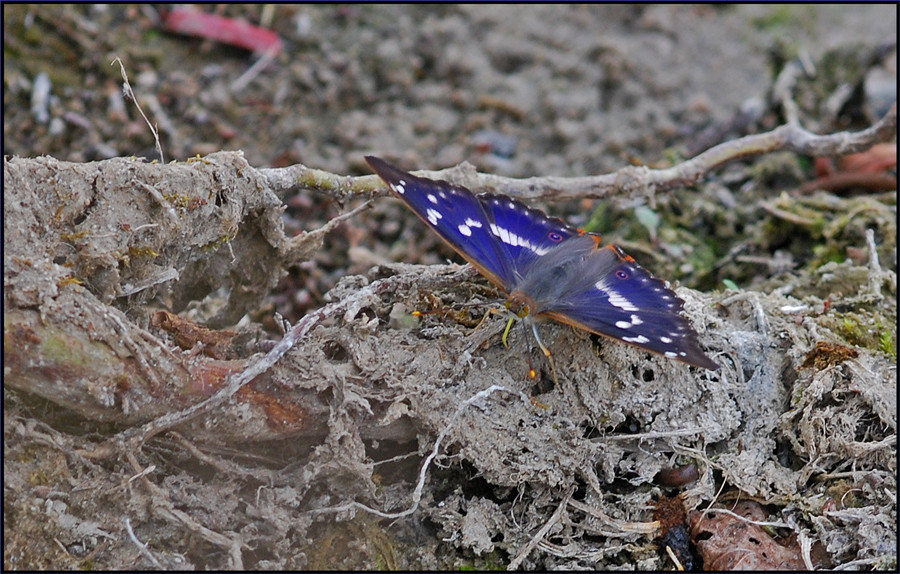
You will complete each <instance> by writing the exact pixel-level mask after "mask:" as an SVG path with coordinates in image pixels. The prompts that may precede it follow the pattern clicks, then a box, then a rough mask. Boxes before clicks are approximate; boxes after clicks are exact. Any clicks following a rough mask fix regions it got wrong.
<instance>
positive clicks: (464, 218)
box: [366, 156, 519, 293]
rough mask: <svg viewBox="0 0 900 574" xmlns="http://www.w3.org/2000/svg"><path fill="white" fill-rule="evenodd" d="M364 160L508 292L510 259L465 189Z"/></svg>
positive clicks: (368, 158)
mask: <svg viewBox="0 0 900 574" xmlns="http://www.w3.org/2000/svg"><path fill="white" fill-rule="evenodd" d="M366 162H368V164H369V165H370V166H371V167H372V169H373V170H375V173H377V174H378V175H379V176H380V177H381V179H383V180H384V181H385V183H387V184H388V187H389V188H390V189H391V191H392V192H393V193H394V195H395V196H397V197H398V198H399V199H400V200H401V201H403V203H405V204H406V205H407V207H409V208H410V209H411V210H412V211H413V212H414V213H415V214H416V215H418V216H419V218H421V219H422V221H424V222H425V223H426V224H427V225H428V227H430V228H431V229H432V230H434V232H435V233H437V234H438V236H439V237H440V238H441V239H443V240H444V241H445V242H446V243H447V244H448V245H449V246H450V247H452V248H453V249H454V251H456V252H457V253H459V254H460V255H461V256H462V257H463V258H464V259H465V260H466V261H468V262H469V263H471V264H472V265H473V266H474V267H475V268H476V269H478V271H479V272H480V273H481V274H482V275H484V276H485V277H487V278H488V280H490V281H491V283H493V284H494V285H497V286H498V287H500V288H502V289H504V290H505V291H506V292H507V293H508V292H509V291H511V290H512V289H513V287H514V286H515V285H516V283H518V281H519V278H518V276H517V275H516V273H515V269H514V265H513V261H512V259H511V258H510V254H509V252H508V251H507V250H506V249H504V248H503V247H502V246H501V244H500V242H499V241H497V236H496V235H495V234H494V233H493V232H492V231H491V224H492V220H491V219H490V218H489V217H488V214H487V213H485V210H484V207H483V206H482V203H481V201H480V200H479V199H478V198H477V197H475V195H474V194H473V193H472V192H471V191H469V190H468V189H466V188H464V187H462V186H458V185H453V184H450V183H448V182H446V181H435V180H431V179H426V178H424V177H416V176H414V175H412V174H410V173H407V172H405V171H403V170H401V169H398V168H396V167H394V166H392V165H391V164H389V163H387V162H386V161H384V160H382V159H379V158H377V157H372V156H366Z"/></svg>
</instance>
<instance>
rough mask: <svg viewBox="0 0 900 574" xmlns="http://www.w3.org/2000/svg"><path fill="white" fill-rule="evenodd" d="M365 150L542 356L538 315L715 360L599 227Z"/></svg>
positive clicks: (662, 286)
mask: <svg viewBox="0 0 900 574" xmlns="http://www.w3.org/2000/svg"><path fill="white" fill-rule="evenodd" d="M365 159H366V162H368V164H369V166H371V168H372V169H373V170H374V171H375V173H377V174H378V176H379V177H381V179H383V180H384V181H385V183H387V185H388V187H389V188H390V190H391V191H392V192H393V194H394V195H395V196H396V197H398V198H399V199H400V200H401V201H403V203H405V204H406V206H407V207H409V208H410V209H411V210H412V211H413V213H415V214H416V215H418V216H419V218H421V219H422V221H424V222H425V223H426V224H427V225H428V226H429V227H430V228H431V229H432V230H433V231H434V232H435V233H437V234H438V236H439V237H440V238H441V239H443V240H444V241H445V242H446V243H447V244H448V245H449V246H450V247H452V248H453V249H454V251H456V252H457V253H459V254H460V255H461V256H462V257H463V259H465V260H466V261H468V262H469V263H471V264H472V265H473V266H474V267H475V269H477V270H478V271H479V272H480V273H481V274H482V275H484V276H485V277H486V278H487V279H488V281H490V282H491V283H493V284H494V285H496V286H497V287H499V288H500V289H502V290H503V291H504V292H505V293H506V294H507V297H508V299H507V302H506V306H507V308H508V309H509V310H510V311H512V312H513V313H515V315H517V316H518V317H519V318H522V319H523V320H525V321H526V322H527V323H529V324H530V325H531V327H532V329H533V331H534V334H535V337H536V338H537V341H538V345H539V346H540V347H541V349H542V350H543V351H544V353H545V354H546V355H547V356H548V357H549V356H550V352H549V350H548V349H547V348H546V347H545V346H544V344H543V343H541V340H540V337H539V336H538V332H537V320H540V319H553V320H555V321H558V322H560V323H565V324H567V325H571V326H573V327H576V328H579V329H584V330H585V331H589V332H591V333H596V334H597V335H603V336H605V337H609V338H612V339H616V340H619V341H622V342H625V343H628V344H630V345H634V346H636V347H639V348H641V349H645V350H647V351H652V352H654V353H658V354H661V355H663V356H665V357H668V358H671V359H675V360H678V361H682V362H684V363H687V364H689V365H694V366H697V367H703V368H705V369H710V370H716V369H718V368H719V365H717V364H716V363H715V362H714V361H713V360H712V359H710V358H709V357H707V356H706V354H705V353H704V352H703V350H702V349H701V348H700V344H699V342H698V339H697V333H696V332H695V331H694V329H693V327H692V326H691V324H690V323H689V322H688V320H687V319H685V318H684V317H682V316H681V311H682V310H683V306H684V301H683V300H681V299H680V298H679V297H678V296H677V295H676V294H675V292H674V291H672V290H671V289H670V288H669V287H668V286H667V285H666V283H665V282H663V281H661V280H659V279H657V278H656V277H654V276H653V275H651V274H650V272H649V271H647V270H646V269H644V268H643V267H641V266H640V265H638V264H637V263H636V262H635V260H634V259H633V258H631V257H630V256H628V255H626V254H625V252H624V251H622V249H621V248H620V247H619V246H617V245H614V244H609V245H606V246H602V244H601V240H600V236H599V235H597V234H595V233H588V232H585V231H581V230H579V229H575V228H574V227H570V226H569V225H566V224H565V223H564V222H563V221H562V220H560V219H556V218H552V217H548V216H547V215H546V214H544V213H543V212H542V211H538V210H536V209H532V208H530V207H528V206H526V205H525V204H523V203H521V202H519V201H517V200H515V199H512V198H510V197H508V196H505V195H498V194H482V195H478V196H476V195H475V194H473V193H472V192H471V191H469V190H468V189H466V188H465V187H462V186H459V185H454V184H451V183H449V182H446V181H442V180H438V181H436V180H431V179H427V178H424V177H417V176H415V175H412V174H410V173H407V172H405V171H403V170H401V169H399V168H397V167H395V166H393V165H391V164H389V163H388V162H386V161H384V160H382V159H379V158H377V157H373V156H366V158H365ZM504 337H505V334H504ZM504 340H505V339H504Z"/></svg>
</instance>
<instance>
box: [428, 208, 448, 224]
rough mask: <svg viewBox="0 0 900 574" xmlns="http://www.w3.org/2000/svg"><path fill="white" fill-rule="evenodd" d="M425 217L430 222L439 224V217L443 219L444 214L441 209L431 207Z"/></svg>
mask: <svg viewBox="0 0 900 574" xmlns="http://www.w3.org/2000/svg"><path fill="white" fill-rule="evenodd" d="M425 218H426V219H428V223H430V224H432V225H437V222H438V220H439V219H443V218H444V216H443V215H442V214H441V212H440V211H438V210H436V209H431V208H430V207H429V208H428V209H426V210H425Z"/></svg>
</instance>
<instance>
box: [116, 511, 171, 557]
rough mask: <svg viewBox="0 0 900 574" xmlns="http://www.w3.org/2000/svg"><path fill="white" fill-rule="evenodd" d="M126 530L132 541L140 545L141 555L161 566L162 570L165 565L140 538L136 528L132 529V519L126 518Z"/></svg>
mask: <svg viewBox="0 0 900 574" xmlns="http://www.w3.org/2000/svg"><path fill="white" fill-rule="evenodd" d="M125 531H126V532H128V537H129V538H131V541H132V542H134V545H135V546H137V547H138V550H140V551H141V555H143V557H144V558H146V559H147V560H149V561H150V562H151V563H152V564H153V565H154V566H156V567H157V568H159V569H160V570H164V568H163V565H162V564H160V563H159V560H157V559H156V556H154V555H153V553H152V552H150V549H149V548H147V545H146V544H144V543H143V542H141V541H140V540H138V537H137V536H135V534H134V530H132V529H131V519H129V518H126V519H125Z"/></svg>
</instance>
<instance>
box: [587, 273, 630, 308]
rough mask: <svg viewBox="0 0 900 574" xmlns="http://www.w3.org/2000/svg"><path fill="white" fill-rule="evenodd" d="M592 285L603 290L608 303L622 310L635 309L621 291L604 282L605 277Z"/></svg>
mask: <svg viewBox="0 0 900 574" xmlns="http://www.w3.org/2000/svg"><path fill="white" fill-rule="evenodd" d="M594 287H596V288H597V289H598V290H600V291H603V292H604V293H605V294H606V296H607V297H608V298H609V304H610V305H613V306H615V307H618V308H619V309H621V310H623V311H637V310H638V308H637V307H635V306H634V305H633V304H632V303H631V301H629V300H628V299H626V298H625V297H624V296H623V295H622V294H621V293H619V292H618V291H616V290H615V289H613V288H612V287H610V286H609V283H607V282H606V280H605V279H601V280H599V281H597V282H596V283H594Z"/></svg>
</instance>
